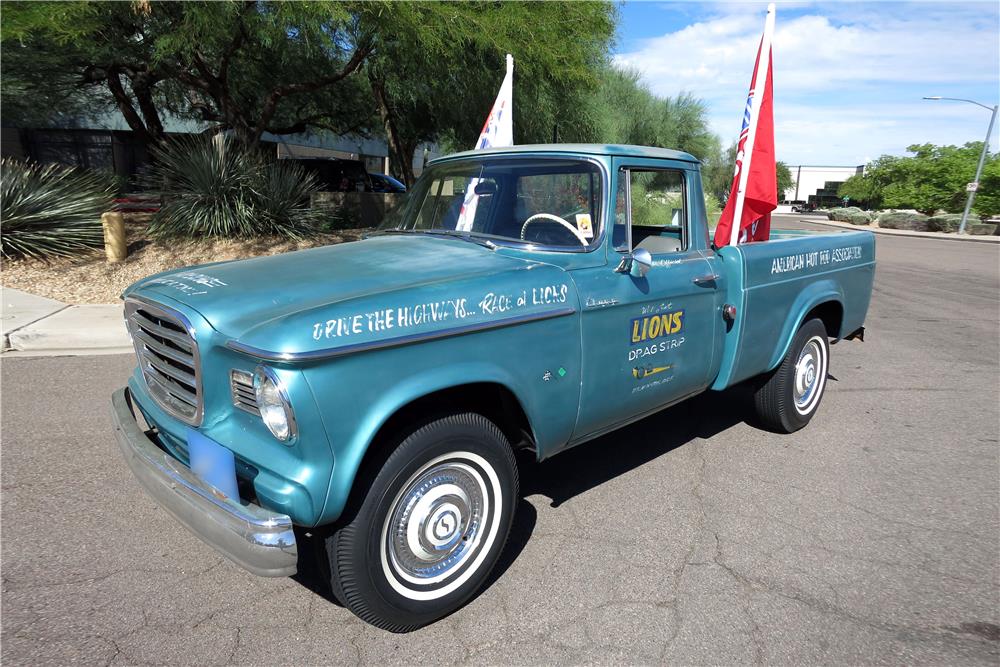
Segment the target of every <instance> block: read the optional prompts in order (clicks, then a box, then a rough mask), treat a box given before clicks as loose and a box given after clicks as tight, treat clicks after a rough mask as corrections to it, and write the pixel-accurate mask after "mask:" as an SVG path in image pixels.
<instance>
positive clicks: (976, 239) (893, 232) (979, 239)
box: [799, 217, 1000, 243]
mask: <svg viewBox="0 0 1000 667" xmlns="http://www.w3.org/2000/svg"><path fill="white" fill-rule="evenodd" d="M799 220H801V221H802V222H811V223H813V224H816V225H826V226H827V227H839V228H840V229H850V230H851V231H865V230H867V231H869V232H874V233H875V234H886V235H888V236H909V237H912V238H923V239H940V240H944V241H970V242H972V243H1000V236H972V235H970V234H962V235H961V236H959V235H958V234H945V233H944V232H911V231H910V230H908V229H882V228H881V227H871V226H870V225H852V224H850V223H849V222H836V221H834V220H829V219H827V218H825V217H824V218H819V217H817V218H799Z"/></svg>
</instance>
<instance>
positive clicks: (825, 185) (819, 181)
mask: <svg viewBox="0 0 1000 667" xmlns="http://www.w3.org/2000/svg"><path fill="white" fill-rule="evenodd" d="M788 170H789V171H790V172H792V181H793V182H794V185H793V186H792V187H790V188H788V189H787V190H785V192H784V193H783V194H784V199H785V203H801V202H808V203H809V204H813V205H815V206H816V207H817V208H826V207H829V206H836V205H839V204H841V203H842V202H841V199H840V197H839V196H838V195H837V189H838V188H840V185H841V184H842V183H843V182H844V181H846V180H847V179H848V178H850V177H851V176H855V175H859V174H863V173H864V170H865V166H864V165H859V166H857V167H834V166H823V165H805V164H803V165H798V166H789V167H788Z"/></svg>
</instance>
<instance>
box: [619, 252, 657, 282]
mask: <svg viewBox="0 0 1000 667" xmlns="http://www.w3.org/2000/svg"><path fill="white" fill-rule="evenodd" d="M652 266H653V256H652V255H650V254H649V251H648V250H646V249H645V248H636V249H635V250H633V251H632V252H631V253H629V254H627V255H625V256H623V257H622V261H621V264H619V265H618V268H616V269H615V271H617V272H618V273H627V274H629V275H630V276H632V277H633V278H645V277H646V274H647V273H649V269H650V268H652Z"/></svg>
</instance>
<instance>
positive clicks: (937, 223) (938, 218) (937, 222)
mask: <svg viewBox="0 0 1000 667" xmlns="http://www.w3.org/2000/svg"><path fill="white" fill-rule="evenodd" d="M961 224H962V214H961V213H945V214H944V215H935V216H934V217H932V218H927V228H928V229H930V230H931V231H932V232H949V233H952V234H954V233H956V232H957V231H958V228H959V226H960V225H961Z"/></svg>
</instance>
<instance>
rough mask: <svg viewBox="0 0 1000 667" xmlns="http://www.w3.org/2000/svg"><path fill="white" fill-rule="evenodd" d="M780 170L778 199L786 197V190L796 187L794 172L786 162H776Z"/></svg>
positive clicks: (776, 166)
mask: <svg viewBox="0 0 1000 667" xmlns="http://www.w3.org/2000/svg"><path fill="white" fill-rule="evenodd" d="M774 167H775V169H776V170H777V172H778V174H777V175H778V201H782V200H783V199H784V198H785V191H786V190H790V189H791V188H794V187H795V179H794V178H792V172H791V170H790V169H789V168H788V165H787V164H785V163H784V162H780V161H779V162H776V163H775V165H774Z"/></svg>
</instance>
